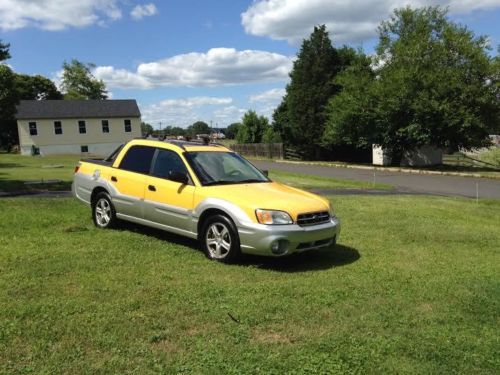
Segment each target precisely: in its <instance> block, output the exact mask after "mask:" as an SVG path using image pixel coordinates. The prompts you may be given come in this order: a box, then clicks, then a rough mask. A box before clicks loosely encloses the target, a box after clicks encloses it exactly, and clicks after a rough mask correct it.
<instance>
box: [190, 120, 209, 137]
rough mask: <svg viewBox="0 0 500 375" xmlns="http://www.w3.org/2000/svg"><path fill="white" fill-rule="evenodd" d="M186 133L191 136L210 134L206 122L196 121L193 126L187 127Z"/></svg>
mask: <svg viewBox="0 0 500 375" xmlns="http://www.w3.org/2000/svg"><path fill="white" fill-rule="evenodd" d="M187 133H188V134H190V135H191V136H195V135H197V134H210V126H208V124H207V123H206V122H203V121H196V122H195V123H194V124H192V125H190V126H188V128H187Z"/></svg>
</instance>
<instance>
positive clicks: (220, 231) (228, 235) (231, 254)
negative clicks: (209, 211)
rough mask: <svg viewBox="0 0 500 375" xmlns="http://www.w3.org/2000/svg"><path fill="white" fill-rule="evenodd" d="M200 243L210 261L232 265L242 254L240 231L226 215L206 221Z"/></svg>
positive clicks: (216, 216) (212, 217) (215, 216)
mask: <svg viewBox="0 0 500 375" xmlns="http://www.w3.org/2000/svg"><path fill="white" fill-rule="evenodd" d="M200 241H201V245H202V248H203V251H204V252H205V255H206V256H207V258H209V259H213V260H218V261H220V262H226V263H230V262H234V261H236V260H237V259H238V258H239V256H240V254H241V251H240V239H239V236H238V231H237V230H236V227H235V225H234V223H233V222H232V221H231V219H229V218H228V217H227V216H224V215H214V216H211V217H209V218H208V219H207V220H206V221H205V223H204V224H203V227H202V231H201V237H200Z"/></svg>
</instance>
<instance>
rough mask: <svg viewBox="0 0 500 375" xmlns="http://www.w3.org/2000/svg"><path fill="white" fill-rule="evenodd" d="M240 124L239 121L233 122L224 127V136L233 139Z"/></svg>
mask: <svg viewBox="0 0 500 375" xmlns="http://www.w3.org/2000/svg"><path fill="white" fill-rule="evenodd" d="M241 126H242V125H241V123H240V122H233V123H232V124H231V125H229V126H228V127H227V129H226V134H225V135H226V138H227V139H235V138H236V135H237V134H238V131H239V130H240V128H241Z"/></svg>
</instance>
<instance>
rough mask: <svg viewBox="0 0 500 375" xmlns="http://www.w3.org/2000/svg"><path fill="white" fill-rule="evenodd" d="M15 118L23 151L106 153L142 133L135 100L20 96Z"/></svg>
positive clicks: (42, 153) (22, 152)
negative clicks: (23, 98) (22, 97)
mask: <svg viewBox="0 0 500 375" xmlns="http://www.w3.org/2000/svg"><path fill="white" fill-rule="evenodd" d="M16 119H17V128H18V131H19V147H20V150H21V154H23V155H31V154H33V153H34V152H35V153H40V154H41V155H54V154H91V155H96V156H105V155H108V154H109V153H111V152H112V151H113V150H114V149H116V148H117V147H118V146H119V145H120V144H123V143H125V142H127V141H129V140H130V139H133V138H136V137H140V136H141V113H140V111H139V108H138V107H137V103H136V101H135V100H21V102H20V103H19V105H18V106H17V115H16Z"/></svg>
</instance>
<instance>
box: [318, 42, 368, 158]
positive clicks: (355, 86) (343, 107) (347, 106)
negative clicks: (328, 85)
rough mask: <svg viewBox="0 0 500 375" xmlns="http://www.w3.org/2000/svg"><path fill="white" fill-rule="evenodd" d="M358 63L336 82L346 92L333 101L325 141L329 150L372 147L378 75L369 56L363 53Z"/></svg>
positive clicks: (324, 143)
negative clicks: (345, 147) (348, 147)
mask: <svg viewBox="0 0 500 375" xmlns="http://www.w3.org/2000/svg"><path fill="white" fill-rule="evenodd" d="M353 60H354V62H353V63H352V65H351V66H350V67H348V68H346V69H345V70H344V71H343V72H341V73H339V75H338V76H337V77H336V79H335V82H336V83H337V84H338V85H339V86H340V87H342V91H341V92H340V93H339V94H338V95H335V96H333V97H332V98H330V100H329V102H328V104H327V107H326V113H327V121H326V125H325V131H324V134H323V138H322V142H323V146H324V147H326V148H330V149H334V148H335V147H336V146H343V145H348V146H354V147H355V148H369V147H371V145H372V140H373V136H374V130H375V129H374V126H373V116H374V113H373V111H374V105H373V94H372V92H371V90H372V89H373V83H374V81H375V73H374V71H373V69H372V67H371V65H372V61H371V59H370V58H369V57H367V56H366V55H365V54H363V53H362V52H361V51H359V53H358V55H356V56H355V57H354V58H353Z"/></svg>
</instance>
